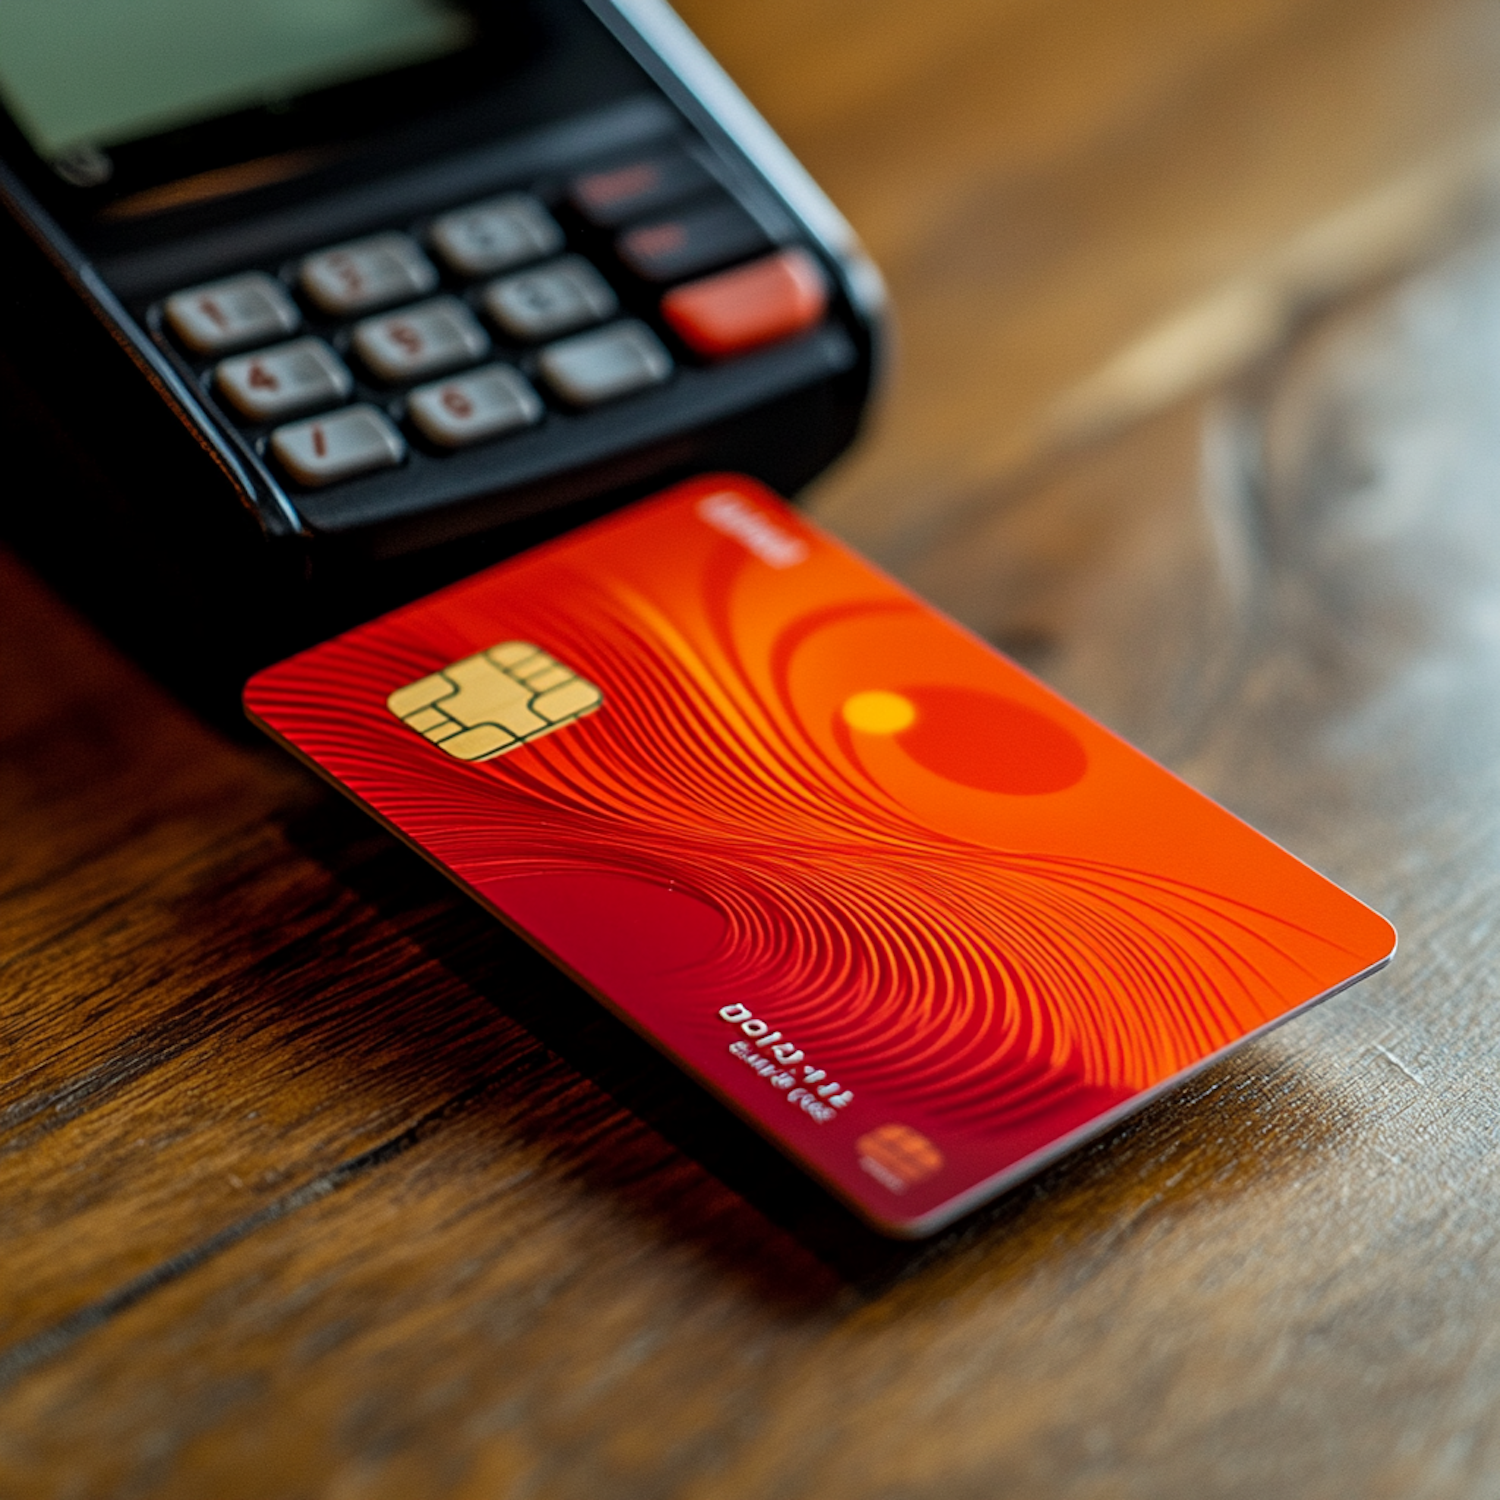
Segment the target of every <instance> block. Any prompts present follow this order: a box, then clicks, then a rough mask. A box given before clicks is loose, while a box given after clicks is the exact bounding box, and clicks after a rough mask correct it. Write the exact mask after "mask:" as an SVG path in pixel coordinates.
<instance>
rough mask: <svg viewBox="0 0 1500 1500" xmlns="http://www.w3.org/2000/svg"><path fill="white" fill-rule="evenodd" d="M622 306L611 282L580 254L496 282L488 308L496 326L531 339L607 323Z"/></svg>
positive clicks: (487, 293) (486, 302)
mask: <svg viewBox="0 0 1500 1500" xmlns="http://www.w3.org/2000/svg"><path fill="white" fill-rule="evenodd" d="M618 307H619V303H618V301H617V300H616V298H615V294H614V292H613V291H611V290H610V286H609V283H608V282H607V281H606V280H605V279H604V278H603V277H602V276H601V275H600V274H599V273H598V272H597V271H596V270H595V269H594V268H593V267H592V266H591V265H590V264H589V263H588V262H587V261H586V260H584V259H583V258H582V257H581V256H577V255H569V256H565V257H564V258H563V259H562V260H555V261H553V262H551V264H550V265H545V266H538V267H537V268H536V269H535V270H534V271H522V272H520V273H519V274H518V275H516V276H506V277H504V278H502V279H501V280H500V281H492V282H491V283H490V284H489V285H488V286H487V287H485V289H484V310H485V311H486V312H487V313H488V314H489V315H490V317H492V318H493V319H494V320H495V323H496V326H497V327H499V328H501V329H502V330H503V331H504V332H506V333H508V334H509V335H510V336H511V337H512V338H514V339H520V340H522V341H523V342H526V343H531V342H535V341H537V340H540V339H550V338H555V337H556V336H557V335H558V334H560V333H567V332H568V331H569V330H570V329H573V328H586V327H587V326H588V325H589V324H590V323H599V322H602V321H603V320H604V319H605V318H608V317H610V316H612V315H613V313H614V312H615V311H616V309H617V308H618Z"/></svg>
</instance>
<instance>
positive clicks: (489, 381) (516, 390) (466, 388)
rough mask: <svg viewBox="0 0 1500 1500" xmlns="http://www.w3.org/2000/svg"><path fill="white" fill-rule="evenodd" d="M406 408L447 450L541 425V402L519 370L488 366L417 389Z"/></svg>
mask: <svg viewBox="0 0 1500 1500" xmlns="http://www.w3.org/2000/svg"><path fill="white" fill-rule="evenodd" d="M406 409H407V411H408V412H409V413H410V415H411V419H412V421H413V422H415V423H416V425H417V427H418V428H419V429H420V430H421V432H422V434H423V435H424V436H425V437H427V438H429V439H430V440H431V441H432V442H434V443H437V444H439V445H440V446H442V447H444V448H464V447H467V446H468V445H469V444H470V443H478V442H482V441H483V440H484V439H485V438H492V437H499V435H500V434H501V433H502V432H511V431H514V430H515V429H516V428H520V427H530V426H531V425H532V423H534V422H537V421H540V420H541V416H542V403H541V399H540V398H539V397H538V396H537V393H536V392H535V391H534V390H532V388H531V387H530V386H529V385H527V383H526V381H525V379H524V378H523V377H522V375H521V373H520V371H518V370H513V369H511V368H510V366H509V365H488V366H486V367H485V368H484V369H482V370H471V371H470V372H469V373H468V374H466V375H455V376H453V377H452V378H451V379H449V380H438V381H434V382H433V383H432V384H431V385H423V386H418V387H417V389H416V390H414V391H413V392H412V393H411V395H410V396H408V397H407V401H406Z"/></svg>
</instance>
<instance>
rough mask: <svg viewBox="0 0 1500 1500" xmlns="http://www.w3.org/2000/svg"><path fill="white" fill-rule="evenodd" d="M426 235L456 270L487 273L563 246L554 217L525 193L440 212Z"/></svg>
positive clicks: (520, 263)
mask: <svg viewBox="0 0 1500 1500" xmlns="http://www.w3.org/2000/svg"><path fill="white" fill-rule="evenodd" d="M430 236H431V239H432V243H433V246H434V248H435V249H436V250H437V252H438V254H439V255H441V256H442V257H443V260H444V261H445V262H446V263H447V264H448V266H449V268H450V269H451V270H454V271H456V272H458V274H459V275H460V276H488V275H490V274H491V273H492V272H494V271H504V270H507V269H508V268H509V267H511V266H521V265H525V263H526V262H527V261H528V260H540V259H541V258H542V257H543V256H544V255H556V254H557V252H558V251H559V250H561V249H562V247H563V232H562V230H561V229H559V228H558V226H557V221H556V220H555V219H554V218H553V217H552V215H551V214H549V213H548V212H547V210H546V209H545V208H543V207H542V205H541V204H540V203H538V202H537V200H536V199H535V198H533V197H532V196H531V195H530V194H529V193H509V194H507V195H506V196H505V197H503V198H492V199H491V200H490V201H489V202H487V203H475V204H473V205H471V206H470V207H469V208H460V209H458V210H456V211H455V212H453V213H451V214H444V215H443V216H442V218H440V219H438V220H437V221H436V222H435V223H434V224H433V226H432V229H431V231H430Z"/></svg>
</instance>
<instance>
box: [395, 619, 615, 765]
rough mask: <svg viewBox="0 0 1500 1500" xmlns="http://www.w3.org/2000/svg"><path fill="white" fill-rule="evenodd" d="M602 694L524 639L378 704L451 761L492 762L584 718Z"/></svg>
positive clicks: (503, 643)
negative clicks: (446, 755) (451, 758)
mask: <svg viewBox="0 0 1500 1500" xmlns="http://www.w3.org/2000/svg"><path fill="white" fill-rule="evenodd" d="M603 702H604V694H603V693H601V692H600V691H599V689H598V688H597V687H595V686H594V684H593V683H592V682H588V681H586V680H585V679H584V678H582V677H580V676H579V675H578V674H577V673H576V672H575V671H573V669H572V668H571V667H567V666H564V665H563V664H562V662H560V661H558V660H557V658H556V657H555V656H549V655H548V654H547V653H546V652H545V651H542V650H540V649H539V648H538V647H536V646H533V645H532V644H531V642H530V641H501V642H500V644H499V645H498V646H491V647H490V648H489V650H488V651H481V652H479V654H478V655H476V656H466V657H464V659H463V660H462V661H456V662H454V663H453V664H452V665H451V666H447V667H444V668H443V670H442V671H441V672H434V673H432V675H431V676H430V677H423V678H422V679H421V680H420V681H418V682H409V683H407V685H406V686H405V687H401V688H397V689H396V691H395V692H394V693H392V694H391V695H390V697H389V698H387V699H386V700H385V706H386V707H387V708H388V709H390V711H391V712H392V713H393V714H395V716H396V717H397V718H398V719H400V720H401V722H402V723H403V724H405V725H406V726H407V727H408V728H410V729H414V730H415V731H416V732H417V733H418V734H420V735H421V736H422V738H423V739H425V740H431V741H432V743H433V744H435V745H437V746H438V747H439V748H440V749H442V750H444V751H446V752H447V753H448V754H449V755H451V756H453V757H454V758H455V759H457V760H467V761H480V760H493V759H494V758H495V757H496V756H497V755H505V754H507V753H508V752H510V751H512V750H517V749H519V748H520V747H521V746H522V745H524V744H526V743H527V741H529V740H535V739H540V738H541V737H542V735H544V734H551V733H552V731H553V730H554V729H561V728H562V727H563V725H564V724H571V723H572V722H573V720H574V719H581V718H582V717H583V716H584V715H585V714H588V713H592V712H593V711H594V710H595V709H596V708H598V707H599V705H600V704H601V703H603Z"/></svg>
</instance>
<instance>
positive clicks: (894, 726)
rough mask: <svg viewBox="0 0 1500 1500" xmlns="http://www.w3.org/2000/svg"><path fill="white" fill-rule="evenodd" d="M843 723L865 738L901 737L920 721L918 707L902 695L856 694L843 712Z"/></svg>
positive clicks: (844, 707) (884, 693)
mask: <svg viewBox="0 0 1500 1500" xmlns="http://www.w3.org/2000/svg"><path fill="white" fill-rule="evenodd" d="M840 712H841V713H842V714H843V716H844V723H846V724H847V725H848V726H849V727H850V728H851V729H858V730H859V731H860V732H861V733H862V734H900V733H901V731H902V730H903V729H910V728H911V726H912V725H913V724H915V723H916V721H917V705H916V704H915V703H913V702H912V701H911V699H910V698H903V697H902V696H901V694H900V693H886V692H881V691H878V690H876V691H871V692H868V693H855V694H853V695H852V696H851V697H849V698H846V699H845V700H844V706H843V708H842V709H841V710H840Z"/></svg>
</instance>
